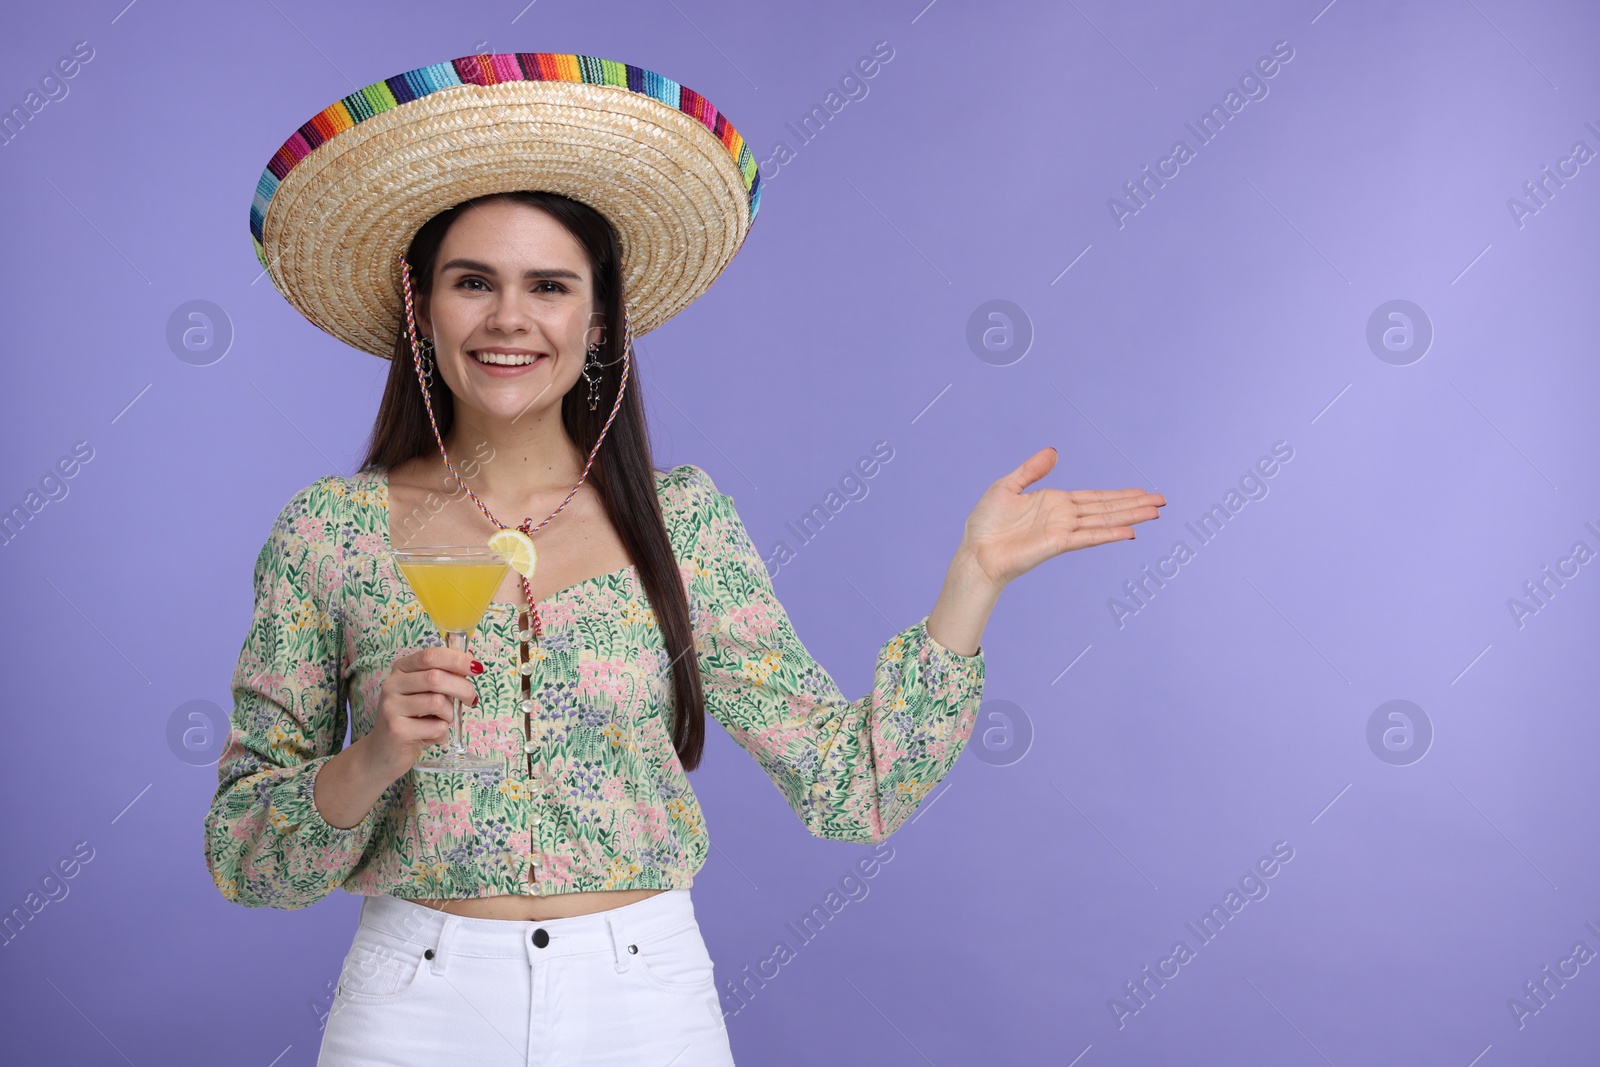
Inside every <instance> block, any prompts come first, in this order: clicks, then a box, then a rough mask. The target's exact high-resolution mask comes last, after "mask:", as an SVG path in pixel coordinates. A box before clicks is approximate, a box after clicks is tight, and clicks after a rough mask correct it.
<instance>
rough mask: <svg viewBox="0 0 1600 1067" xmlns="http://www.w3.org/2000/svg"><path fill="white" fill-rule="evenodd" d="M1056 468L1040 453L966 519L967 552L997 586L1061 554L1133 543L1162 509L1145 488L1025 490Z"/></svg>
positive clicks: (1050, 456) (1049, 454)
mask: <svg viewBox="0 0 1600 1067" xmlns="http://www.w3.org/2000/svg"><path fill="white" fill-rule="evenodd" d="M1055 465H1056V450H1055V449H1053V448H1044V449H1040V450H1039V451H1038V452H1035V453H1034V454H1033V455H1032V456H1030V457H1029V458H1028V459H1027V460H1025V461H1024V462H1023V464H1022V465H1021V466H1020V467H1018V468H1017V469H1016V470H1014V471H1012V472H1011V473H1010V474H1008V475H1006V476H1005V477H1003V478H1001V479H1000V480H998V481H996V482H995V483H994V484H993V485H991V486H989V488H988V489H987V490H986V491H985V492H984V494H983V496H981V497H979V498H978V503H977V506H976V507H974V508H973V509H972V514H971V515H969V516H968V517H967V524H966V533H965V535H964V540H965V542H966V548H967V549H968V551H969V552H970V553H971V558H972V559H973V560H974V561H975V562H976V563H977V565H978V567H979V568H980V569H981V570H982V572H983V574H984V576H985V577H986V578H988V579H989V580H990V581H992V582H993V583H994V584H995V585H996V586H1002V585H1005V584H1006V583H1007V582H1009V581H1011V580H1012V579H1013V578H1016V577H1017V576H1019V575H1021V574H1025V573H1027V572H1028V571H1030V570H1032V569H1033V568H1034V567H1037V566H1038V565H1039V564H1041V563H1043V562H1044V561H1045V560H1047V559H1050V558H1051V557H1053V556H1057V555H1060V554H1061V553H1063V552H1071V551H1072V550H1073V549H1077V548H1087V547H1088V546H1090V545H1099V544H1104V543H1105V542H1107V541H1126V540H1132V539H1133V536H1134V533H1133V524H1134V523H1140V522H1148V521H1149V520H1150V519H1154V518H1157V517H1158V516H1159V515H1160V514H1161V512H1160V509H1161V508H1162V507H1163V506H1165V505H1166V502H1167V499H1166V497H1164V496H1162V495H1161V494H1160V493H1147V492H1145V491H1144V490H1143V489H1075V490H1070V491H1069V490H1062V489H1036V490H1034V491H1033V492H1031V493H1024V492H1023V490H1024V489H1026V488H1027V487H1028V486H1030V485H1032V484H1033V483H1034V482H1036V481H1038V480H1039V479H1040V478H1043V477H1044V476H1045V475H1046V474H1049V473H1050V471H1051V470H1052V469H1054V467H1055Z"/></svg>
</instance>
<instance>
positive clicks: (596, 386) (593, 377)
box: [583, 345, 600, 411]
mask: <svg viewBox="0 0 1600 1067" xmlns="http://www.w3.org/2000/svg"><path fill="white" fill-rule="evenodd" d="M583 380H584V381H586V382H588V383H589V410H590V411H594V410H595V409H596V407H597V406H598V405H599V403H600V346H599V345H590V346H589V355H588V358H587V359H585V360H584V361H583Z"/></svg>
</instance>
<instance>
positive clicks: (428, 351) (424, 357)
mask: <svg viewBox="0 0 1600 1067" xmlns="http://www.w3.org/2000/svg"><path fill="white" fill-rule="evenodd" d="M434 362H435V360H434V358H433V339H432V338H429V337H424V338H422V339H421V340H420V341H418V342H417V372H418V373H419V374H420V375H421V376H422V379H423V387H424V388H426V387H427V386H430V385H432V384H433V365H434Z"/></svg>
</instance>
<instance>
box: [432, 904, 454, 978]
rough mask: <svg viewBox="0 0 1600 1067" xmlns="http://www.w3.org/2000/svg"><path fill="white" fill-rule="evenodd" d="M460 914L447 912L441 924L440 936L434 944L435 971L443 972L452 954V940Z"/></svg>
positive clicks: (436, 972) (437, 972)
mask: <svg viewBox="0 0 1600 1067" xmlns="http://www.w3.org/2000/svg"><path fill="white" fill-rule="evenodd" d="M460 921H461V919H460V917H459V916H456V915H451V914H449V913H448V912H447V913H445V916H444V922H442V923H440V924H439V936H438V939H437V940H436V941H435V942H434V945H433V973H434V974H443V973H444V965H445V961H446V960H447V959H448V958H449V956H450V941H451V939H452V936H453V935H454V934H455V932H456V926H457V925H458V924H459V923H460Z"/></svg>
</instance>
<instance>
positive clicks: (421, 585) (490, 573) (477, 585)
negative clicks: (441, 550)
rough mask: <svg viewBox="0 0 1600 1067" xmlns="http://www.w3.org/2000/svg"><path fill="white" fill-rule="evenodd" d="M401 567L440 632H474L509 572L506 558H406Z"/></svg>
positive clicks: (423, 607) (412, 589)
mask: <svg viewBox="0 0 1600 1067" xmlns="http://www.w3.org/2000/svg"><path fill="white" fill-rule="evenodd" d="M400 570H401V572H402V573H404V574H405V576H406V581H408V582H410V583H411V591H412V592H413V593H416V594H417V599H418V600H420V601H421V602H422V609H423V610H424V611H426V612H427V613H428V617H429V618H430V619H432V620H433V624H434V625H435V626H437V627H438V628H439V631H440V633H449V632H451V631H452V630H454V631H456V632H459V633H471V632H472V631H473V629H475V628H476V627H477V625H478V620H479V619H482V618H483V613H484V612H485V611H487V610H488V609H489V602H490V601H491V600H493V599H494V594H495V591H496V590H498V589H499V588H500V583H501V581H503V580H504V579H505V576H506V564H505V561H504V560H499V559H495V560H491V561H489V562H487V563H479V562H477V561H460V562H456V561H451V562H445V561H441V560H435V559H429V560H426V561H422V562H415V563H408V562H405V561H402V562H401V563H400Z"/></svg>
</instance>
